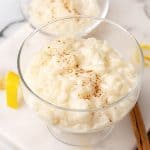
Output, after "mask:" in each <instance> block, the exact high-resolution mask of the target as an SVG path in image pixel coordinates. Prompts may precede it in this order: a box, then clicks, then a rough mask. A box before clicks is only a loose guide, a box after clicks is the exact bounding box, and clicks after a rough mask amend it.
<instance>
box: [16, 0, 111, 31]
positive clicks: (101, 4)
mask: <svg viewBox="0 0 150 150" xmlns="http://www.w3.org/2000/svg"><path fill="white" fill-rule="evenodd" d="M19 2H20V10H21V12H22V15H23V16H24V18H25V19H26V20H27V21H28V22H29V24H30V25H31V27H33V28H34V29H35V28H39V27H41V26H42V25H45V24H46V23H48V22H51V21H54V20H56V19H62V18H64V17H73V16H74V15H65V14H64V15H62V14H63V12H62V13H61V15H60V16H61V17H59V16H57V17H56V18H55V17H54V18H53V19H52V18H51V20H47V22H44V23H43V22H36V21H35V20H34V21H33V19H32V18H34V17H31V14H30V13H29V8H30V3H31V0H20V1H19ZM97 2H98V8H99V13H98V15H96V16H93V15H91V14H88V13H85V14H80V15H79V16H81V15H83V16H90V17H91V16H93V17H99V18H105V17H106V15H107V13H108V10H109V0H98V1H97ZM87 5H88V4H87ZM60 11H61V10H60ZM43 13H44V12H43ZM99 23H100V22H99V20H94V22H92V23H88V24H87V25H86V26H89V28H90V30H92V29H93V28H94V27H95V26H97V25H98V24H99ZM61 25H62V24H59V25H58V26H61ZM74 30H76V27H74ZM54 31H55V29H51V28H50V29H48V28H47V31H46V32H48V33H49V32H54ZM55 32H56V31H55Z"/></svg>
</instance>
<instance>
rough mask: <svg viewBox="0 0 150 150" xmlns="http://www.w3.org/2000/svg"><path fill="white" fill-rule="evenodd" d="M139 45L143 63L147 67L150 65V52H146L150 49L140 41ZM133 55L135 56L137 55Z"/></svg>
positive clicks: (149, 46)
mask: <svg viewBox="0 0 150 150" xmlns="http://www.w3.org/2000/svg"><path fill="white" fill-rule="evenodd" d="M140 46H141V48H142V51H143V54H144V65H145V66H146V67H149V66H150V53H148V51H150V45H149V44H144V43H142V44H140ZM135 57H137V55H136V56H135ZM136 59H137V58H136Z"/></svg>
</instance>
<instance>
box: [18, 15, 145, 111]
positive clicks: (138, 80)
mask: <svg viewBox="0 0 150 150" xmlns="http://www.w3.org/2000/svg"><path fill="white" fill-rule="evenodd" d="M74 18H79V16H74V17H65V18H62V19H57V20H55V21H51V22H48V23H47V24H45V25H43V26H41V27H40V28H37V29H35V30H34V31H33V32H31V33H30V34H29V35H28V36H27V37H26V38H25V39H24V41H23V42H22V44H21V46H20V48H19V52H18V56H17V69H18V73H19V76H20V78H21V81H22V83H23V84H24V86H25V87H26V88H27V89H28V90H29V91H30V92H31V94H32V95H33V96H35V97H36V98H37V99H39V100H41V101H42V102H44V103H46V104H48V105H50V106H51V107H54V108H56V109H60V110H64V111H72V112H95V111H104V110H105V109H108V108H110V107H113V106H115V105H116V104H118V103H120V102H122V101H123V100H125V99H126V98H127V97H128V96H130V95H131V94H132V92H134V90H136V88H137V87H138V86H141V80H142V76H143V72H144V57H143V52H142V49H141V47H140V44H139V43H138V41H137V40H136V38H135V37H134V36H133V35H132V34H131V33H130V32H128V31H127V30H126V29H124V28H123V27H122V26H121V25H119V24H117V23H115V22H113V21H111V20H109V19H104V18H98V17H85V16H84V17H83V16H80V18H83V19H85V18H86V19H95V20H100V21H104V22H106V23H108V24H111V25H114V26H115V27H117V28H119V29H120V30H122V31H123V32H125V33H126V34H128V36H129V37H130V38H131V40H133V41H134V42H135V44H136V45H137V49H138V51H139V52H140V59H141V62H140V69H139V70H140V71H139V73H138V79H137V84H136V85H135V87H134V88H133V89H131V90H130V91H129V92H128V93H127V94H125V95H124V96H122V97H121V98H119V99H118V100H117V101H115V102H113V103H111V104H109V105H107V106H106V107H101V108H94V109H75V108H73V109H72V108H66V107H62V106H58V105H55V104H53V103H51V102H48V101H47V100H45V99H43V98H41V97H40V96H39V95H38V94H36V93H35V92H34V91H33V90H32V89H31V88H30V87H29V86H28V84H27V83H26V81H25V79H24V77H23V73H22V71H21V66H20V56H21V53H22V49H23V46H24V44H25V43H26V41H27V40H29V39H30V38H32V36H34V35H35V34H36V33H38V32H41V31H42V30H41V29H42V28H44V27H46V26H48V25H50V24H53V23H55V22H57V21H62V20H66V19H74Z"/></svg>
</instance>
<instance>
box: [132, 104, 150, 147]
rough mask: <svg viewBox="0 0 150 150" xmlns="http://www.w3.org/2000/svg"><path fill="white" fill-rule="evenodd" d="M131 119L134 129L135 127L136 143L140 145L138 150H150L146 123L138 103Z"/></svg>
mask: <svg viewBox="0 0 150 150" xmlns="http://www.w3.org/2000/svg"><path fill="white" fill-rule="evenodd" d="M130 119H131V122H132V127H133V130H134V134H135V137H136V141H137V144H138V150H150V144H149V140H148V136H147V134H146V129H145V125H144V121H143V118H142V115H141V112H140V109H139V106H138V103H137V104H136V105H135V107H134V108H133V110H132V111H131V113H130Z"/></svg>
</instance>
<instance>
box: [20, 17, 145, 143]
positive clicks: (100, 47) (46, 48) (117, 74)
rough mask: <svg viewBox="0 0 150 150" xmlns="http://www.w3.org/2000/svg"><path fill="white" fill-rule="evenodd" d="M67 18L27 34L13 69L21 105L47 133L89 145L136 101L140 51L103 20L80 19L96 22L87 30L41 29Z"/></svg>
mask: <svg viewBox="0 0 150 150" xmlns="http://www.w3.org/2000/svg"><path fill="white" fill-rule="evenodd" d="M72 19H75V17H70V18H64V19H60V20H57V21H54V22H51V23H48V24H46V25H44V26H43V27H41V28H40V29H38V30H35V31H34V32H33V33H31V34H30V35H29V36H28V37H27V38H26V39H25V40H24V42H23V44H22V46H21V48H20V51H19V54H18V71H19V75H20V77H21V81H22V90H23V95H24V99H25V101H26V103H27V104H28V105H29V106H30V107H31V108H32V109H33V110H34V111H35V112H36V113H37V114H38V115H39V116H40V117H41V118H42V119H43V120H44V121H45V122H46V124H47V125H48V129H49V131H50V132H51V133H52V135H54V136H55V137H56V138H57V139H58V140H60V141H62V142H63V143H66V144H70V145H78V146H81V145H82V146H87V145H94V144H97V143H98V142H99V141H100V140H102V139H104V137H106V135H108V134H109V133H110V131H111V129H112V126H113V125H114V124H116V123H117V122H118V121H120V120H121V119H123V117H124V116H126V115H127V114H128V112H129V111H130V110H131V109H132V108H133V106H134V105H135V103H136V102H137V98H138V95H139V92H140V86H141V78H142V73H143V54H142V51H141V49H140V46H139V44H138V42H137V41H136V40H135V38H134V37H133V36H132V35H131V34H130V33H128V32H127V31H126V30H125V29H123V28H122V27H121V26H119V25H117V24H116V23H113V22H112V21H109V20H106V19H96V18H89V17H80V20H82V19H83V20H84V19H88V20H91V21H93V20H98V21H100V22H101V24H99V25H98V26H97V27H96V28H95V29H94V30H93V31H91V32H89V33H87V34H79V33H80V32H81V31H80V30H79V32H72V31H71V32H68V33H66V34H65V33H62V32H60V34H59V35H57V36H54V35H53V34H43V33H42V32H41V31H43V30H47V28H49V26H51V25H55V23H56V24H57V23H58V22H60V23H61V22H64V21H68V20H69V21H70V20H72ZM68 28H69V27H68ZM81 35H84V36H81ZM135 53H136V54H137V55H138V61H135V60H134V59H133V55H134V54H135Z"/></svg>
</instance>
